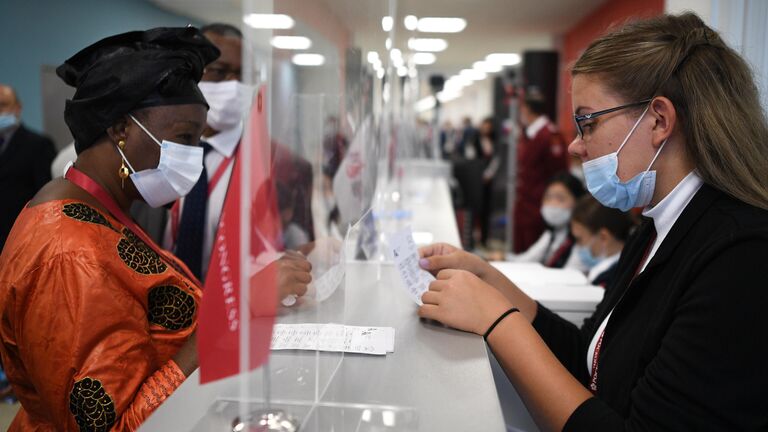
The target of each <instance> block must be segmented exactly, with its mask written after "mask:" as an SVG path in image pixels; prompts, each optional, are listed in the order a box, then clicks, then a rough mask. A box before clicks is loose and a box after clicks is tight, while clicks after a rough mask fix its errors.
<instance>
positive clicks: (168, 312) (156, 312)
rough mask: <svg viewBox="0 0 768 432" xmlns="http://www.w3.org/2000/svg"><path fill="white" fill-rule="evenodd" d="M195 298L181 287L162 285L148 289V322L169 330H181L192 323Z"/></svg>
mask: <svg viewBox="0 0 768 432" xmlns="http://www.w3.org/2000/svg"><path fill="white" fill-rule="evenodd" d="M195 309H196V305H195V298H194V297H192V295H191V294H189V293H187V292H185V291H184V290H182V289H181V288H178V287H175V286H173V285H163V286H158V287H155V288H152V290H150V291H149V313H148V318H149V322H151V323H153V324H157V325H160V326H163V327H165V328H167V329H169V330H181V329H185V328H188V327H189V326H191V325H192V320H193V318H194V317H195Z"/></svg>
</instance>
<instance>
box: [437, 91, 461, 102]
mask: <svg viewBox="0 0 768 432" xmlns="http://www.w3.org/2000/svg"><path fill="white" fill-rule="evenodd" d="M460 96H461V92H459V91H450V90H443V91H441V92H440V93H438V94H437V100H439V101H440V102H441V103H446V102H450V101H452V100H454V99H457V98H459V97H460Z"/></svg>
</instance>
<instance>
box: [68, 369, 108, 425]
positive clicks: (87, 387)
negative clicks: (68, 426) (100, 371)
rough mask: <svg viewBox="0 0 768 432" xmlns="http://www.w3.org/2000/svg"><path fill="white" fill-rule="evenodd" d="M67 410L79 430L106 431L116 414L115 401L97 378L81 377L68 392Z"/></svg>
mask: <svg viewBox="0 0 768 432" xmlns="http://www.w3.org/2000/svg"><path fill="white" fill-rule="evenodd" d="M69 411H70V412H71V413H72V415H73V416H75V421H77V426H78V427H79V428H80V431H81V432H107V431H109V429H111V428H112V425H113V424H114V423H115V419H116V418H117V416H116V415H115V403H114V402H113V401H112V398H111V397H110V396H109V394H107V392H106V390H104V387H103V386H102V385H101V382H100V381H99V380H96V379H93V378H88V377H86V378H83V379H81V380H80V381H77V382H75V385H74V387H72V392H71V393H70V394H69Z"/></svg>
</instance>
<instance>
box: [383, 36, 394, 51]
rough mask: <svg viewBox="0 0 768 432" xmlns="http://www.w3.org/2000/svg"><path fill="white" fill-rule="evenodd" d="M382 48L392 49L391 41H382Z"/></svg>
mask: <svg viewBox="0 0 768 432" xmlns="http://www.w3.org/2000/svg"><path fill="white" fill-rule="evenodd" d="M384 48H386V49H392V39H390V38H387V40H386V41H384Z"/></svg>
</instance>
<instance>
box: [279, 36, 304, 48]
mask: <svg viewBox="0 0 768 432" xmlns="http://www.w3.org/2000/svg"><path fill="white" fill-rule="evenodd" d="M272 46H273V47H275V48H278V49H286V50H303V49H308V48H309V47H311V46H312V41H311V40H309V38H307V37H304V36H275V37H273V38H272Z"/></svg>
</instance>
